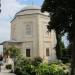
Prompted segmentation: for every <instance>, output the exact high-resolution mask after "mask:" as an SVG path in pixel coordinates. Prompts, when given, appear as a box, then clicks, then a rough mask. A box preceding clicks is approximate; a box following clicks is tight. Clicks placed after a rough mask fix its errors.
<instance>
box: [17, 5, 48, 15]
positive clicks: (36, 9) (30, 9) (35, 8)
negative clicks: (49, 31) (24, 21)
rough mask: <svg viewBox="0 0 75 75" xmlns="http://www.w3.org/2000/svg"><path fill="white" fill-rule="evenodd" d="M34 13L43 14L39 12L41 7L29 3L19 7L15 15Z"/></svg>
mask: <svg viewBox="0 0 75 75" xmlns="http://www.w3.org/2000/svg"><path fill="white" fill-rule="evenodd" d="M36 13H39V14H44V13H41V7H39V6H35V5H30V6H26V7H24V8H23V9H21V10H20V11H19V12H18V13H17V14H16V15H25V14H36ZM44 15H48V14H46V13H45V14H44Z"/></svg>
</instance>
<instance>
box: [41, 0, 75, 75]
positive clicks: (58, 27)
mask: <svg viewBox="0 0 75 75" xmlns="http://www.w3.org/2000/svg"><path fill="white" fill-rule="evenodd" d="M44 11H47V12H49V14H50V17H51V18H50V19H51V21H50V22H49V25H48V29H49V31H50V30H51V29H54V30H55V32H56V37H57V45H56V50H58V49H60V46H59V42H60V36H61V35H62V34H63V33H68V40H69V43H70V46H71V50H72V65H71V67H72V70H71V75H74V71H75V70H74V69H75V50H74V49H75V0H59V1H58V0H45V1H44V3H43V5H42V12H44Z"/></svg>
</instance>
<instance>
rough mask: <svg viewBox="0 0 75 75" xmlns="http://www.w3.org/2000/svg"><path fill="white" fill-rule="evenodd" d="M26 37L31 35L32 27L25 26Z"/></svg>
mask: <svg viewBox="0 0 75 75" xmlns="http://www.w3.org/2000/svg"><path fill="white" fill-rule="evenodd" d="M25 30H26V35H31V34H32V27H31V25H26V29H25Z"/></svg>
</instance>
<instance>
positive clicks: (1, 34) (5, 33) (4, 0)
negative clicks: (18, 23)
mask: <svg viewBox="0 0 75 75" xmlns="http://www.w3.org/2000/svg"><path fill="white" fill-rule="evenodd" d="M25 6H26V5H21V4H20V3H19V2H18V0H1V13H0V42H2V41H4V40H9V39H10V21H11V20H12V18H13V17H14V15H15V13H17V12H18V11H19V10H20V9H21V8H23V7H25ZM0 49H1V48H0Z"/></svg>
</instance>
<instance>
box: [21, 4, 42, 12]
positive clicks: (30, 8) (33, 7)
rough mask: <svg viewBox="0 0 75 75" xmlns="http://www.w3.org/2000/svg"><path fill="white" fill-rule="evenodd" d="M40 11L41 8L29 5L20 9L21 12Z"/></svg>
mask: <svg viewBox="0 0 75 75" xmlns="http://www.w3.org/2000/svg"><path fill="white" fill-rule="evenodd" d="M32 9H33V10H34V9H35V10H40V9H41V7H39V6H35V5H30V6H26V7H24V8H23V9H21V11H24V10H32Z"/></svg>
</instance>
